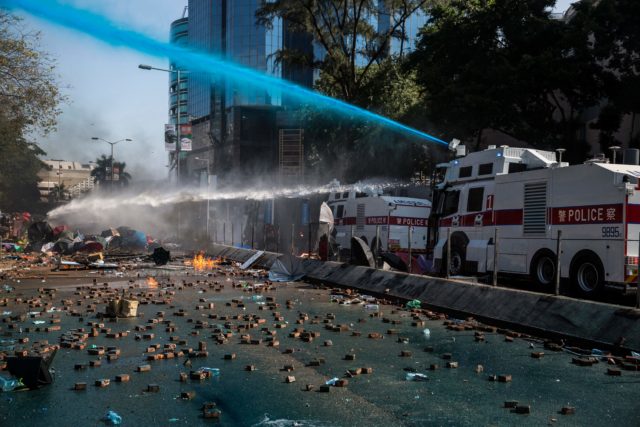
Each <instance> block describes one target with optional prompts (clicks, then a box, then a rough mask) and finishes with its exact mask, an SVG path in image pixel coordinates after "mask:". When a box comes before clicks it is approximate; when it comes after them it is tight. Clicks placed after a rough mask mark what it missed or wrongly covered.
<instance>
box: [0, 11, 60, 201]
mask: <svg viewBox="0 0 640 427" xmlns="http://www.w3.org/2000/svg"><path fill="white" fill-rule="evenodd" d="M39 38H40V35H39V34H38V33H33V32H29V31H28V30H27V29H25V28H24V27H23V26H22V24H21V22H20V19H19V18H17V17H15V16H13V15H11V14H9V13H7V12H6V11H4V10H0V209H1V210H5V211H6V210H8V211H11V210H27V209H32V208H33V207H34V205H35V204H36V203H37V202H38V201H39V199H40V194H39V191H38V187H37V184H38V177H37V173H38V171H39V170H40V169H42V168H43V167H44V164H43V163H42V162H41V161H40V160H39V159H38V156H40V155H43V154H45V153H44V152H43V151H42V150H41V149H40V148H39V147H38V146H37V145H36V144H34V143H32V142H30V141H28V140H27V138H26V135H29V134H32V133H33V132H44V133H46V132H49V131H51V130H53V129H54V126H55V121H56V117H57V116H58V114H59V113H60V111H59V109H58V104H59V103H60V102H61V101H63V100H64V97H63V96H61V95H60V92H59V91H58V87H57V82H56V76H55V75H54V71H55V64H54V63H53V61H52V60H51V59H50V58H49V56H48V55H47V54H46V53H44V52H42V51H40V50H39V48H38V44H39Z"/></svg>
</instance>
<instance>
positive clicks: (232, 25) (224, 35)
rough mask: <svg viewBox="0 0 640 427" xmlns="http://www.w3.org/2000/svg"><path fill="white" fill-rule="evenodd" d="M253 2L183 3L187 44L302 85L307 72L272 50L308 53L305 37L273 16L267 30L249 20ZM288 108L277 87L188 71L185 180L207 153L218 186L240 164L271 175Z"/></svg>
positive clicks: (256, 0)
mask: <svg viewBox="0 0 640 427" xmlns="http://www.w3.org/2000/svg"><path fill="white" fill-rule="evenodd" d="M261 3H262V2H261V0H215V1H214V0H189V6H188V8H189V19H188V22H189V24H188V25H189V31H188V45H189V47H192V48H195V49H198V50H201V51H205V52H209V53H211V54H213V55H217V56H220V57H222V58H225V59H228V60H230V61H233V62H234V63H237V64H241V65H244V66H246V67H250V68H253V69H256V70H258V71H261V72H263V73H265V74H269V75H272V76H274V77H278V78H285V79H287V80H290V81H293V82H295V83H298V84H302V85H305V86H310V85H311V84H312V83H313V72H312V70H311V69H305V68H303V67H299V66H298V67H293V66H287V65H284V64H280V63H278V62H277V61H276V59H275V53H276V52H277V51H278V50H280V49H282V48H284V47H287V46H289V47H295V48H296V49H299V50H302V51H305V50H306V51H309V52H311V51H312V49H313V45H312V40H311V37H309V36H304V35H300V34H294V33H291V32H289V31H288V30H287V26H286V25H285V24H283V22H282V21H281V20H276V21H274V22H273V24H272V26H271V27H270V28H267V27H265V26H263V25H259V24H257V23H256V16H255V14H256V11H257V9H258V8H259V7H260V5H261ZM288 106H290V104H289V102H288V100H287V99H286V97H284V99H283V94H282V93H281V91H280V90H278V89H269V90H265V89H262V88H256V87H253V86H251V84H250V82H246V83H245V82H238V81H232V80H229V79H225V78H223V77H219V76H216V75H215V73H213V74H206V73H198V72H194V73H191V74H189V97H188V108H187V111H188V114H189V116H190V117H191V118H192V125H193V126H192V131H193V151H192V152H190V153H188V155H187V160H186V163H187V167H186V169H187V170H188V171H189V172H188V173H190V175H191V177H192V178H195V176H197V175H198V173H204V172H205V171H206V167H207V166H206V163H205V162H202V161H200V159H202V158H208V159H209V161H210V164H211V165H212V169H213V173H214V174H217V175H218V176H219V178H220V182H222V183H224V177H225V176H230V175H231V174H232V173H233V172H236V171H238V170H240V168H241V169H242V173H243V174H244V175H245V176H247V175H258V174H260V175H264V174H267V175H273V174H274V172H275V169H276V168H277V165H278V134H279V129H280V128H282V127H290V126H292V124H291V121H292V119H291V116H290V115H288V114H287V110H288ZM293 126H295V125H293ZM195 157H198V159H195ZM196 179H197V178H196Z"/></svg>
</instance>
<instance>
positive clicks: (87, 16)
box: [0, 0, 447, 145]
mask: <svg viewBox="0 0 640 427" xmlns="http://www.w3.org/2000/svg"><path fill="white" fill-rule="evenodd" d="M0 7H3V8H7V9H20V10H23V11H25V12H27V13H29V14H31V15H34V16H36V17H38V18H41V19H44V20H47V21H49V22H51V23H53V24H56V25H60V26H64V27H67V28H70V29H73V30H76V31H80V32H83V33H85V34H88V35H90V36H92V37H94V38H96V39H99V40H101V41H103V42H105V43H107V44H110V45H112V46H124V47H127V48H130V49H134V50H136V51H138V52H142V53H145V54H147V55H150V56H155V57H158V58H170V59H171V60H172V61H175V62H177V63H180V64H189V65H188V69H189V70H190V71H201V72H205V73H211V74H218V75H223V76H224V77H225V78H227V79H229V80H232V81H236V82H242V83H244V84H251V85H254V86H256V87H260V88H262V89H264V90H273V89H277V90H281V91H283V92H285V93H287V95H288V96H293V97H295V98H296V99H298V100H301V101H303V102H307V103H308V102H309V101H313V102H314V103H315V104H316V106H322V107H324V108H329V109H331V110H333V111H336V112H339V113H343V114H351V115H353V116H357V117H359V118H362V119H366V120H370V121H372V122H377V123H379V124H383V125H385V126H387V127H388V128H391V129H395V130H398V131H401V132H404V133H407V134H409V135H413V136H417V137H419V138H421V139H424V140H427V141H431V142H436V143H438V144H444V145H447V143H446V142H445V141H443V140H441V139H439V138H436V137H435V136H432V135H429V134H427V133H425V132H422V131H419V130H417V129H414V128H412V127H409V126H406V125H403V124H402V123H399V122H396V121H395V120H391V119H390V118H388V117H384V116H381V115H379V114H376V113H372V112H371V111H367V110H365V109H362V108H359V107H356V106H354V105H351V104H348V103H346V102H343V101H340V100H337V99H334V98H331V97H329V96H326V95H322V94H320V93H318V92H315V91H313V90H310V89H306V88H304V87H301V86H298V85H296V84H293V83H291V82H289V81H286V80H283V79H280V78H276V77H272V76H269V75H266V74H263V73H261V72H259V71H256V70H253V69H250V68H247V67H244V66H242V65H239V64H236V63H233V62H231V61H229V60H227V59H223V58H221V57H219V56H216V55H213V54H211V53H203V52H198V51H195V50H191V49H186V48H184V47H180V46H177V45H174V44H170V43H167V42H163V41H160V40H156V39H153V38H151V37H149V36H147V35H144V34H142V33H138V32H135V31H132V30H127V29H122V28H118V26H117V25H116V24H115V23H114V22H112V21H110V20H108V19H107V18H105V17H103V16H101V15H98V14H95V13H92V12H89V11H86V10H83V9H78V8H75V7H73V6H70V5H68V4H61V3H59V2H58V1H57V0H46V1H42V0H0ZM212 70H215V71H212Z"/></svg>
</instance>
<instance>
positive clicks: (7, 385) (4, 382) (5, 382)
mask: <svg viewBox="0 0 640 427" xmlns="http://www.w3.org/2000/svg"><path fill="white" fill-rule="evenodd" d="M19 387H24V384H22V381H20V380H15V379H11V378H5V377H2V376H0V389H2V391H13V390H15V389H17V388H19Z"/></svg>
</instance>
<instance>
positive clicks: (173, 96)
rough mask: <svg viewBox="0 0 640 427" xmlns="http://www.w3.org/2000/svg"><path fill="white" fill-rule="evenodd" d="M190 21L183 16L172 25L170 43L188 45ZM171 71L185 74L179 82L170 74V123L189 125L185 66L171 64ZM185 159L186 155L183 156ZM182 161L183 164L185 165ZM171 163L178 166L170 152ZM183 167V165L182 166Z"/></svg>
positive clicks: (172, 153) (176, 76) (176, 75)
mask: <svg viewBox="0 0 640 427" xmlns="http://www.w3.org/2000/svg"><path fill="white" fill-rule="evenodd" d="M188 34H189V19H188V18H187V17H185V16H183V17H182V18H180V19H176V20H175V21H173V22H172V23H171V31H170V41H171V43H175V44H177V45H180V46H187V45H188V41H189V40H188ZM169 68H170V69H171V70H177V69H180V70H181V71H183V70H184V71H185V73H180V81H178V73H169V123H171V124H174V125H176V126H178V125H180V124H185V123H189V113H188V112H187V111H188V108H187V99H188V98H189V88H188V81H187V77H188V74H187V72H186V71H187V70H185V68H184V66H182V65H178V64H176V63H174V62H171V63H170V64H169ZM182 157H184V155H182ZM183 162H184V161H182V162H181V163H183ZM169 163H171V164H173V165H175V164H176V152H175V151H174V152H170V154H169ZM181 166H182V164H181Z"/></svg>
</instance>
